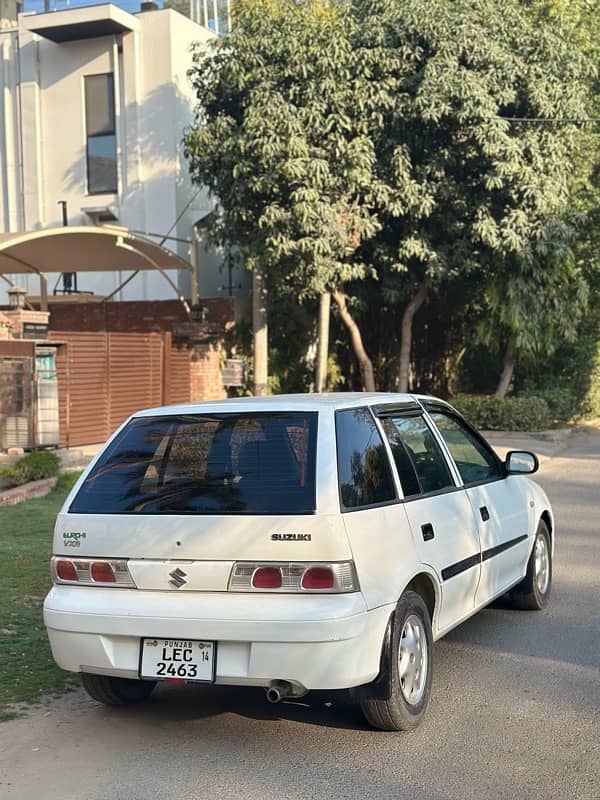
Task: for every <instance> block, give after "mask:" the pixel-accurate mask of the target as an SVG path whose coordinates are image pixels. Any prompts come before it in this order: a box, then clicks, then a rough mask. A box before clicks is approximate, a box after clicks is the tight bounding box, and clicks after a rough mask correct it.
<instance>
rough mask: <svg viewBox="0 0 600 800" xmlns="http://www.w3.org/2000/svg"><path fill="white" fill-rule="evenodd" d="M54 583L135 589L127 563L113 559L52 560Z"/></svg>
mask: <svg viewBox="0 0 600 800" xmlns="http://www.w3.org/2000/svg"><path fill="white" fill-rule="evenodd" d="M51 563H52V575H53V577H54V582H55V583H71V584H78V585H82V586H119V587H121V588H126V587H129V588H133V589H135V583H134V582H133V578H132V577H131V575H130V574H129V569H128V568H127V561H124V560H119V559H114V558H63V557H62V556H54V557H53V558H52V562H51Z"/></svg>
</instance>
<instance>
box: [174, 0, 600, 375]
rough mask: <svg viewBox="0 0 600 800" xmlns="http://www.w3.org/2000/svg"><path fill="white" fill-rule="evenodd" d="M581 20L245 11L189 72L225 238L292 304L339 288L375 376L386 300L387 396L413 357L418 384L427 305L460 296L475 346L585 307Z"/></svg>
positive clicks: (586, 48)
mask: <svg viewBox="0 0 600 800" xmlns="http://www.w3.org/2000/svg"><path fill="white" fill-rule="evenodd" d="M576 5H577V6H578V7H579V6H580V7H581V8H584V7H585V6H586V2H585V0H576ZM565 15H567V16H568V19H567V16H565ZM573 15H574V12H573V11H572V8H571V6H570V5H569V10H568V13H567V12H566V11H564V9H563V8H562V0H536V2H534V3H529V4H526V3H519V2H517V0H507V2H504V3H502V4H499V3H497V2H495V1H494V0H452V2H451V1H450V0H403V2H402V3H398V2H397V0H360V2H342V1H341V0H340V1H339V2H337V1H336V0H300V1H299V2H296V1H295V0H240V2H239V3H238V5H237V8H236V13H235V18H234V28H233V33H232V34H231V35H230V36H229V37H226V38H224V39H222V40H219V41H218V42H216V43H214V44H213V45H212V46H211V47H210V50H209V52H208V53H207V52H205V51H204V50H201V49H199V48H198V49H197V50H196V51H195V55H194V68H193V70H192V72H191V79H192V82H193V85H194V88H195V91H196V94H197V98H198V108H197V115H196V124H195V126H194V128H193V129H192V130H191V131H190V132H189V133H188V135H187V137H186V152H187V156H188V159H189V162H190V169H191V172H192V175H193V176H194V178H195V179H196V180H198V181H200V182H202V183H204V184H206V185H207V186H208V187H209V188H210V190H211V191H212V192H213V193H214V194H215V195H216V196H217V197H218V199H219V203H220V206H221V214H220V216H219V219H218V221H217V223H216V224H215V226H214V229H213V230H212V236H213V239H214V240H215V241H216V242H219V243H221V244H223V243H227V244H233V245H234V246H235V247H236V248H237V250H238V251H239V253H240V254H241V257H242V258H243V260H244V261H245V263H246V264H247V265H248V267H249V268H250V269H259V270H262V271H264V273H265V274H266V275H267V278H268V283H269V286H270V288H271V296H273V294H274V293H275V294H276V296H277V298H278V302H279V301H280V299H281V298H283V297H285V296H290V295H291V296H293V297H294V298H299V299H300V300H302V299H305V298H312V297H316V296H317V295H318V294H319V293H321V292H323V291H328V290H329V291H333V292H334V297H335V298H336V300H337V302H338V306H339V312H340V315H341V316H342V318H343V319H344V321H345V323H346V325H347V328H348V330H349V331H350V333H351V335H352V341H353V345H354V352H355V354H356V355H357V356H358V357H359V359H360V360H361V364H362V366H363V367H364V364H365V363H366V362H369V363H370V360H371V359H370V358H369V355H368V354H367V352H366V350H370V352H371V354H373V352H374V351H373V344H372V342H373V336H372V330H373V329H372V328H367V329H365V326H364V325H363V324H361V323H363V321H364V319H365V318H368V316H369V313H370V308H371V307H372V304H374V308H375V315H377V312H378V311H379V309H380V308H383V307H385V308H386V309H387V312H386V313H388V314H389V315H390V319H391V324H390V326H389V328H390V330H389V333H388V334H387V339H386V341H385V343H384V346H383V347H381V343H380V344H379V346H378V347H377V349H378V351H384V350H385V351H386V352H385V353H383V352H381V354H380V353H376V354H375V363H376V368H377V365H378V364H379V365H382V369H381V370H380V374H385V376H386V378H385V382H386V383H387V384H388V385H389V384H390V383H393V382H394V381H393V378H392V377H391V376H392V374H393V373H394V372H395V371H396V370H397V369H398V365H399V368H400V369H399V377H400V381H399V382H400V385H401V388H405V385H406V383H407V381H408V360H409V358H410V351H411V346H410V345H411V338H412V328H413V318H414V317H415V315H417V313H420V312H419V308H420V307H421V305H422V304H423V302H429V303H430V304H432V305H435V304H436V303H438V300H437V298H438V297H439V298H442V300H441V303H442V305H443V297H444V296H445V295H447V294H448V295H452V296H453V297H456V291H455V290H454V289H453V288H452V287H457V286H458V287H463V288H464V300H463V304H462V307H461V308H459V309H457V316H458V317H460V319H461V326H462V328H463V329H464V326H465V324H466V322H465V321H466V320H467V321H468V320H470V322H471V325H472V329H471V332H470V335H471V338H474V337H475V336H476V335H479V337H480V339H482V340H484V341H485V340H487V341H490V340H492V339H493V340H495V342H494V343H495V344H496V345H498V346H500V347H505V346H507V345H509V346H510V347H511V348H513V349H514V350H516V351H517V353H518V354H520V355H531V354H535V353H549V352H551V351H552V350H553V349H554V348H555V347H556V345H557V342H559V341H562V340H564V339H565V338H568V337H569V336H573V335H574V332H575V329H576V324H577V320H578V316H579V315H580V311H581V309H583V308H584V305H585V300H586V287H587V275H586V272H585V269H584V267H583V266H582V259H581V257H580V256H578V254H577V251H576V247H575V242H576V237H577V235H578V232H579V231H580V229H581V227H582V225H583V224H584V223H585V218H586V214H588V215H589V213H590V212H591V209H592V207H593V202H594V201H593V198H594V196H595V195H594V193H593V192H592V190H591V183H590V179H589V174H590V172H591V166H592V163H593V155H592V153H593V144H594V142H595V139H594V138H593V136H592V135H591V134H590V133H589V131H588V132H582V128H581V125H580V124H579V123H577V122H576V121H575V120H579V119H581V118H584V117H586V116H587V115H588V114H589V111H590V91H591V86H592V85H593V81H594V73H593V70H592V69H591V68H590V66H589V65H590V54H591V51H592V50H593V49H594V48H595V47H596V41H597V38H596V39H594V37H593V36H592V35H591V34H590V35H588V34H587V33H586V32H585V31H587V28H585V26H583V28H582V29H581V31H580V30H579V28H578V27H577V26H578V25H579V22H578V21H580V17H577V15H576V14H575V15H574V16H573ZM567 22H568V23H569V24H570V25H571V28H570V29H569V30H571V31H572V32H573V31H575V32H576V33H573V35H572V36H571V38H569V37H568V36H566V35H565V28H566V27H568V25H567ZM573 37H575V45H574V44H573V41H574V39H573ZM575 195H577V196H578V197H580V198H581V202H579V203H576V204H575V205H574V204H573V198H574V196H575ZM584 198H585V200H584ZM586 203H587V207H586ZM352 296H354V298H356V302H352ZM426 299H427V300H426ZM467 303H468V305H467ZM438 305H439V303H438ZM467 308H468V309H470V313H468V314H465V313H464V309H467ZM449 317H450V320H449V321H450V323H452V314H449ZM352 326H354V328H353V327H352ZM375 327H378V328H379V329H382V326H375ZM399 331H401V336H399V333H398V332H399ZM401 338H403V341H401V340H400V339H401ZM365 342H366V348H365V346H364V344H365ZM361 347H362V351H363V355H361ZM380 355H381V357H380ZM363 356H364V358H363ZM384 362H385V366H383V365H384ZM391 362H393V363H394V364H395V369H394V370H391V369H390V363H391ZM399 362H400V364H399ZM365 374H366V373H365V370H364V369H363V371H362V383H363V385H364V384H365ZM403 384H404V385H403ZM390 388H391V386H390Z"/></svg>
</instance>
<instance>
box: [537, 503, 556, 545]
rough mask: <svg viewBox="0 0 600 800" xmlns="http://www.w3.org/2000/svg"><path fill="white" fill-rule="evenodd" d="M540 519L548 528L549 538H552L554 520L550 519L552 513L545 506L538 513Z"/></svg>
mask: <svg viewBox="0 0 600 800" xmlns="http://www.w3.org/2000/svg"><path fill="white" fill-rule="evenodd" d="M540 519H541V520H542V521H543V522H545V523H546V527H547V528H548V532H549V534H550V539H554V520H553V519H552V514H551V513H550V511H549V510H548V509H547V508H546V509H544V511H542V513H541V514H540Z"/></svg>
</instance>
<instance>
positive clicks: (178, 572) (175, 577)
mask: <svg viewBox="0 0 600 800" xmlns="http://www.w3.org/2000/svg"><path fill="white" fill-rule="evenodd" d="M186 575H187V573H186V572H184V571H183V570H182V569H179V567H177V569H174V570H173V572H169V577H170V578H171V580H170V581H169V583H170V584H171V586H174V587H175V589H181V587H182V586H184V585H185V584H186V583H187V581H186V580H185V577H186Z"/></svg>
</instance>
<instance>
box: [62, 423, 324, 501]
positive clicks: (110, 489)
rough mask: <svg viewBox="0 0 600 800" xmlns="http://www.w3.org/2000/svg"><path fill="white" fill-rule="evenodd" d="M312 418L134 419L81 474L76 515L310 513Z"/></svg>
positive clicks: (314, 428)
mask: <svg viewBox="0 0 600 800" xmlns="http://www.w3.org/2000/svg"><path fill="white" fill-rule="evenodd" d="M316 438H317V414H316V413H314V412H312V413H304V412H288V413H253V414H212V415H197V414H194V415H178V416H168V417H167V416H164V417H162V416H161V417H140V418H138V419H134V420H132V421H131V422H130V423H129V424H128V425H127V426H126V427H125V428H124V429H123V430H122V431H121V433H120V434H119V435H118V436H117V437H116V438H115V440H114V441H113V442H112V443H111V444H110V446H109V447H108V448H107V449H106V450H105V452H104V453H103V454H102V456H101V457H100V459H99V461H98V463H97V464H96V465H95V466H94V468H93V469H92V471H91V472H90V474H89V475H88V476H87V478H86V480H85V482H84V484H83V486H82V487H81V489H80V490H79V492H78V493H77V495H76V497H75V499H74V500H73V502H72V504H71V507H70V509H69V510H70V511H71V512H73V513H77V514H309V513H312V512H313V511H314V510H315V462H316V456H315V449H316Z"/></svg>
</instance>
